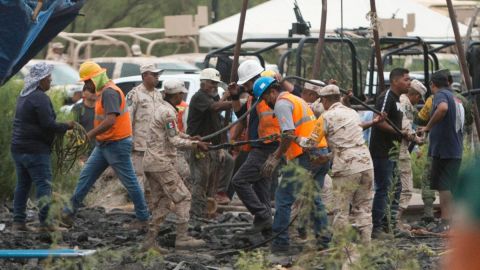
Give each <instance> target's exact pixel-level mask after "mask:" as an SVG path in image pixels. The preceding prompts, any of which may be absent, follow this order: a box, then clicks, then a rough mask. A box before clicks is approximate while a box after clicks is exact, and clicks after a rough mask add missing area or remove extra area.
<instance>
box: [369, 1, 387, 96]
mask: <svg viewBox="0 0 480 270" xmlns="http://www.w3.org/2000/svg"><path fill="white" fill-rule="evenodd" d="M377 20H378V17H377V7H376V6H375V0H370V24H371V25H372V31H373V41H374V43H375V58H377V78H378V82H379V85H378V86H379V87H378V86H377V90H378V88H380V91H377V93H381V92H383V90H385V79H384V78H383V63H382V53H381V52H380V50H381V48H380V39H379V37H378V21H377Z"/></svg>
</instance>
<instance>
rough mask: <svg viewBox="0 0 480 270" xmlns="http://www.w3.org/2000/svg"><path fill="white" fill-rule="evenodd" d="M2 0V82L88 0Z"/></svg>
mask: <svg viewBox="0 0 480 270" xmlns="http://www.w3.org/2000/svg"><path fill="white" fill-rule="evenodd" d="M37 2H38V1H35V0H0V85H2V84H4V83H5V82H6V81H7V80H8V79H10V78H11V77H12V76H13V75H15V74H16V73H17V72H18V71H19V70H20V69H21V68H22V67H23V66H24V65H25V64H26V63H27V62H28V61H29V60H30V59H32V58H33V57H34V56H35V55H36V54H37V53H38V52H40V51H41V50H42V49H43V48H44V47H45V46H46V45H47V44H48V42H50V41H51V40H52V39H53V38H54V37H55V36H56V35H57V34H58V33H59V32H61V31H62V30H63V29H64V28H65V27H67V25H68V24H70V22H72V21H73V20H74V19H75V17H76V16H77V15H78V12H79V10H80V9H81V8H82V6H83V4H84V2H85V0H78V1H75V0H44V1H43V7H42V10H41V11H40V13H39V15H38V17H37V19H36V21H33V20H32V13H33V10H34V9H35V7H36V5H37Z"/></svg>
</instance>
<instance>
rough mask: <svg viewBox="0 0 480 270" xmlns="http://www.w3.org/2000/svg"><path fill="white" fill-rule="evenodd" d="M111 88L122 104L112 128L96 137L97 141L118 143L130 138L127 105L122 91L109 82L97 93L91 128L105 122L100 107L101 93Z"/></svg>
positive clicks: (102, 109) (102, 110)
mask: <svg viewBox="0 0 480 270" xmlns="http://www.w3.org/2000/svg"><path fill="white" fill-rule="evenodd" d="M107 88H111V89H113V90H115V91H117V93H119V94H120V97H121V99H122V102H121V104H120V114H119V115H118V116H117V118H116V119H115V123H114V124H113V126H112V127H111V128H110V129H109V130H107V131H105V132H104V133H102V134H99V135H97V137H96V139H97V141H101V142H104V141H119V140H121V139H125V138H127V137H130V136H132V125H131V123H130V114H129V113H128V109H127V105H126V103H125V95H124V94H123V92H122V90H120V88H118V86H116V85H115V84H114V83H113V82H112V81H109V82H108V83H106V84H105V86H104V87H103V88H102V90H101V91H99V92H97V96H98V98H97V102H96V104H95V120H94V121H93V126H94V127H98V126H99V125H100V123H101V122H103V120H105V118H106V115H105V111H104V108H103V106H102V93H103V90H105V89H107Z"/></svg>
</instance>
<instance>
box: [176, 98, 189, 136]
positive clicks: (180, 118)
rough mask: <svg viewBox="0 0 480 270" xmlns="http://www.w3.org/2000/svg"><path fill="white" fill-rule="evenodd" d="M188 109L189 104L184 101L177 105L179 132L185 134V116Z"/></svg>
mask: <svg viewBox="0 0 480 270" xmlns="http://www.w3.org/2000/svg"><path fill="white" fill-rule="evenodd" d="M187 108H188V103H187V102H185V101H183V100H182V102H181V103H180V104H178V105H177V110H178V113H177V124H178V130H180V131H181V132H185V128H184V126H183V115H184V114H185V111H186V110H187Z"/></svg>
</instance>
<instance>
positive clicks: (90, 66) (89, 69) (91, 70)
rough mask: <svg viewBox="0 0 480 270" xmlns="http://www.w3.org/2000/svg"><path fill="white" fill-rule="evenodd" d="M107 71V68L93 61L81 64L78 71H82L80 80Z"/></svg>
mask: <svg viewBox="0 0 480 270" xmlns="http://www.w3.org/2000/svg"><path fill="white" fill-rule="evenodd" d="M105 71H107V70H106V69H104V68H102V67H100V66H99V65H98V64H97V63H95V62H93V61H86V62H84V63H83V64H81V65H80V69H79V70H78V73H80V81H86V80H90V79H91V78H93V77H95V76H97V75H98V74H101V73H103V72H105Z"/></svg>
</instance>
